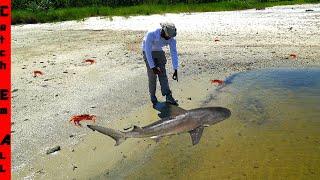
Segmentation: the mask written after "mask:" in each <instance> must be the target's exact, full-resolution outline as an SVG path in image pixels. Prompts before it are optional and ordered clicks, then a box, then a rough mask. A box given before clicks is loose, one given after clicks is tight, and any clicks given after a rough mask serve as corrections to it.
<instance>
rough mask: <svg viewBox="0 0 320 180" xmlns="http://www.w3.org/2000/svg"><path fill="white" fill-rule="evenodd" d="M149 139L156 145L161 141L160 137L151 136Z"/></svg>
mask: <svg viewBox="0 0 320 180" xmlns="http://www.w3.org/2000/svg"><path fill="white" fill-rule="evenodd" d="M151 139H153V140H154V141H155V142H156V143H158V142H160V140H161V139H162V136H152V137H151Z"/></svg>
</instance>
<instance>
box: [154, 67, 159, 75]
mask: <svg viewBox="0 0 320 180" xmlns="http://www.w3.org/2000/svg"><path fill="white" fill-rule="evenodd" d="M152 70H153V73H154V74H161V70H160V68H159V67H154V68H152Z"/></svg>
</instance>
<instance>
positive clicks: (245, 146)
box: [100, 69, 320, 179]
mask: <svg viewBox="0 0 320 180" xmlns="http://www.w3.org/2000/svg"><path fill="white" fill-rule="evenodd" d="M212 94H214V96H212V95H209V96H208V100H207V101H205V106H217V105H219V106H225V107H228V108H230V109H231V111H232V116H231V118H229V119H227V120H225V121H223V122H221V123H219V124H217V125H214V126H211V127H208V128H206V129H205V131H204V133H203V136H202V139H201V141H200V143H199V144H198V145H196V146H192V145H191V141H190V137H189V134H182V135H178V136H172V137H170V138H164V139H163V140H162V141H161V142H160V143H158V145H157V146H155V147H154V148H153V149H152V150H150V151H147V152H146V153H145V154H144V155H142V157H141V156H138V157H134V156H133V158H131V159H127V161H126V162H125V163H124V162H121V163H119V164H117V165H116V166H115V168H114V169H113V170H111V171H110V172H108V174H107V176H109V178H120V179H122V178H125V179H169V178H170V179H186V178H188V179H190V178H192V179H317V178H318V177H319V176H320V131H319V129H320V69H277V70H260V71H252V72H245V73H239V74H235V75H233V76H231V77H229V78H228V79H227V80H226V84H225V86H222V87H221V88H219V89H218V90H216V91H215V92H213V93H212ZM213 97H214V98H213ZM100 178H101V177H100Z"/></svg>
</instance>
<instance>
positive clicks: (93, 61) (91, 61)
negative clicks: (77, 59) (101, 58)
mask: <svg viewBox="0 0 320 180" xmlns="http://www.w3.org/2000/svg"><path fill="white" fill-rule="evenodd" d="M84 62H85V63H90V64H94V63H96V61H95V60H94V59H86V60H84Z"/></svg>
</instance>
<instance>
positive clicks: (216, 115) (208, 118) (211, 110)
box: [202, 107, 231, 125]
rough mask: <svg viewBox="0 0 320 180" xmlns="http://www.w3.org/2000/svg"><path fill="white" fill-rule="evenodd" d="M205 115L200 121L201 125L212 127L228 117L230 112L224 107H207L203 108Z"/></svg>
mask: <svg viewBox="0 0 320 180" xmlns="http://www.w3.org/2000/svg"><path fill="white" fill-rule="evenodd" d="M203 110H205V111H206V113H205V114H206V115H205V117H204V118H203V120H202V123H203V124H206V125H213V124H215V123H218V122H220V121H223V120H225V119H227V118H229V117H230V115H231V111H230V110H229V109H227V108H224V107H207V108H203Z"/></svg>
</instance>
